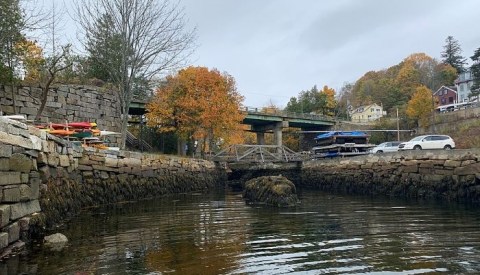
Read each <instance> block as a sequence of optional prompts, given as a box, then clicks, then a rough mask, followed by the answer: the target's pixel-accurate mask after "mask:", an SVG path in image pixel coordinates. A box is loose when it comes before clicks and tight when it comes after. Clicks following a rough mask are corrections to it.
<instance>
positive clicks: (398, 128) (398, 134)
mask: <svg viewBox="0 0 480 275" xmlns="http://www.w3.org/2000/svg"><path fill="white" fill-rule="evenodd" d="M397 141H400V119H398V107H397Z"/></svg>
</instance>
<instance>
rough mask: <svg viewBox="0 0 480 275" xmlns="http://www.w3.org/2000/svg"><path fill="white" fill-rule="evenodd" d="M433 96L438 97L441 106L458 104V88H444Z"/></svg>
mask: <svg viewBox="0 0 480 275" xmlns="http://www.w3.org/2000/svg"><path fill="white" fill-rule="evenodd" d="M433 96H434V97H436V99H437V102H438V105H439V106H442V105H447V104H454V103H458V99H457V87H447V86H442V87H440V88H439V89H438V90H437V91H436V92H434V93H433Z"/></svg>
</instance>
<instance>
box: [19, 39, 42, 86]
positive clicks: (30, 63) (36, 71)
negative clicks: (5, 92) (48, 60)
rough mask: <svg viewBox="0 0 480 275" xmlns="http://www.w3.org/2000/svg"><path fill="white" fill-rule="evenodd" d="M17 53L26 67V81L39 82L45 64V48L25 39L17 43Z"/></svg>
mask: <svg viewBox="0 0 480 275" xmlns="http://www.w3.org/2000/svg"><path fill="white" fill-rule="evenodd" d="M14 52H15V55H16V56H17V58H18V59H19V60H20V61H21V63H22V64H23V67H24V71H25V76H24V81H25V82H27V83H37V82H38V81H39V80H40V75H41V73H42V67H43V65H44V64H45V58H44V56H43V49H42V48H41V47H40V46H39V45H38V44H37V43H36V42H35V41H31V40H27V39H23V40H22V41H20V42H18V43H17V44H16V45H15V51H14Z"/></svg>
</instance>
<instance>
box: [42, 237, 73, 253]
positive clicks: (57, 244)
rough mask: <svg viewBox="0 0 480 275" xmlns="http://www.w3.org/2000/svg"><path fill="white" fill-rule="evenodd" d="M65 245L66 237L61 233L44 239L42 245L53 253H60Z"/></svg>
mask: <svg viewBox="0 0 480 275" xmlns="http://www.w3.org/2000/svg"><path fill="white" fill-rule="evenodd" d="M67 243H68V239H67V237H66V236H65V235H63V234H61V233H55V234H52V235H49V236H46V237H45V238H44V245H45V246H46V247H47V248H50V249H51V250H53V251H61V250H62V249H63V248H64V247H65V246H66V245H67Z"/></svg>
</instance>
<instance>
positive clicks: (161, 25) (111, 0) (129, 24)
mask: <svg viewBox="0 0 480 275" xmlns="http://www.w3.org/2000/svg"><path fill="white" fill-rule="evenodd" d="M76 11H77V21H78V22H79V24H80V26H81V28H82V30H83V35H84V39H83V41H84V46H85V48H86V49H88V50H90V51H91V52H90V53H91V54H97V53H98V51H94V50H93V46H95V45H98V43H102V41H105V43H103V44H102V45H104V47H105V48H103V49H101V50H102V51H103V52H104V53H108V54H109V55H108V56H105V57H106V58H103V57H102V58H98V59H96V60H97V61H98V62H99V63H101V65H102V66H101V68H100V69H101V70H106V71H105V72H104V74H105V75H106V76H108V78H109V79H111V81H112V84H114V85H115V87H116V90H117V91H118V98H119V101H120V106H121V112H122V120H121V122H122V123H121V133H122V136H121V139H122V142H121V148H124V147H125V137H126V130H127V122H128V111H129V107H130V103H131V101H132V98H133V93H134V85H135V80H136V79H138V78H139V77H143V78H145V79H146V80H147V81H148V80H150V79H152V78H153V77H156V76H159V75H161V74H165V73H166V72H167V71H169V70H172V69H175V68H177V67H179V66H181V65H183V64H184V62H185V61H186V58H187V57H188V56H189V54H190V53H191V49H192V47H193V46H194V44H193V41H194V38H195V31H194V30H193V31H188V30H187V27H186V24H185V20H184V13H183V10H182V9H180V8H179V6H178V3H177V4H172V3H171V2H170V1H168V0H164V1H158V0H143V1H140V0H77V1H76ZM102 28H103V29H102ZM105 28H108V29H107V31H105ZM92 45H93V46H92ZM97 49H99V47H97ZM112 55H113V58H112Z"/></svg>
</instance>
